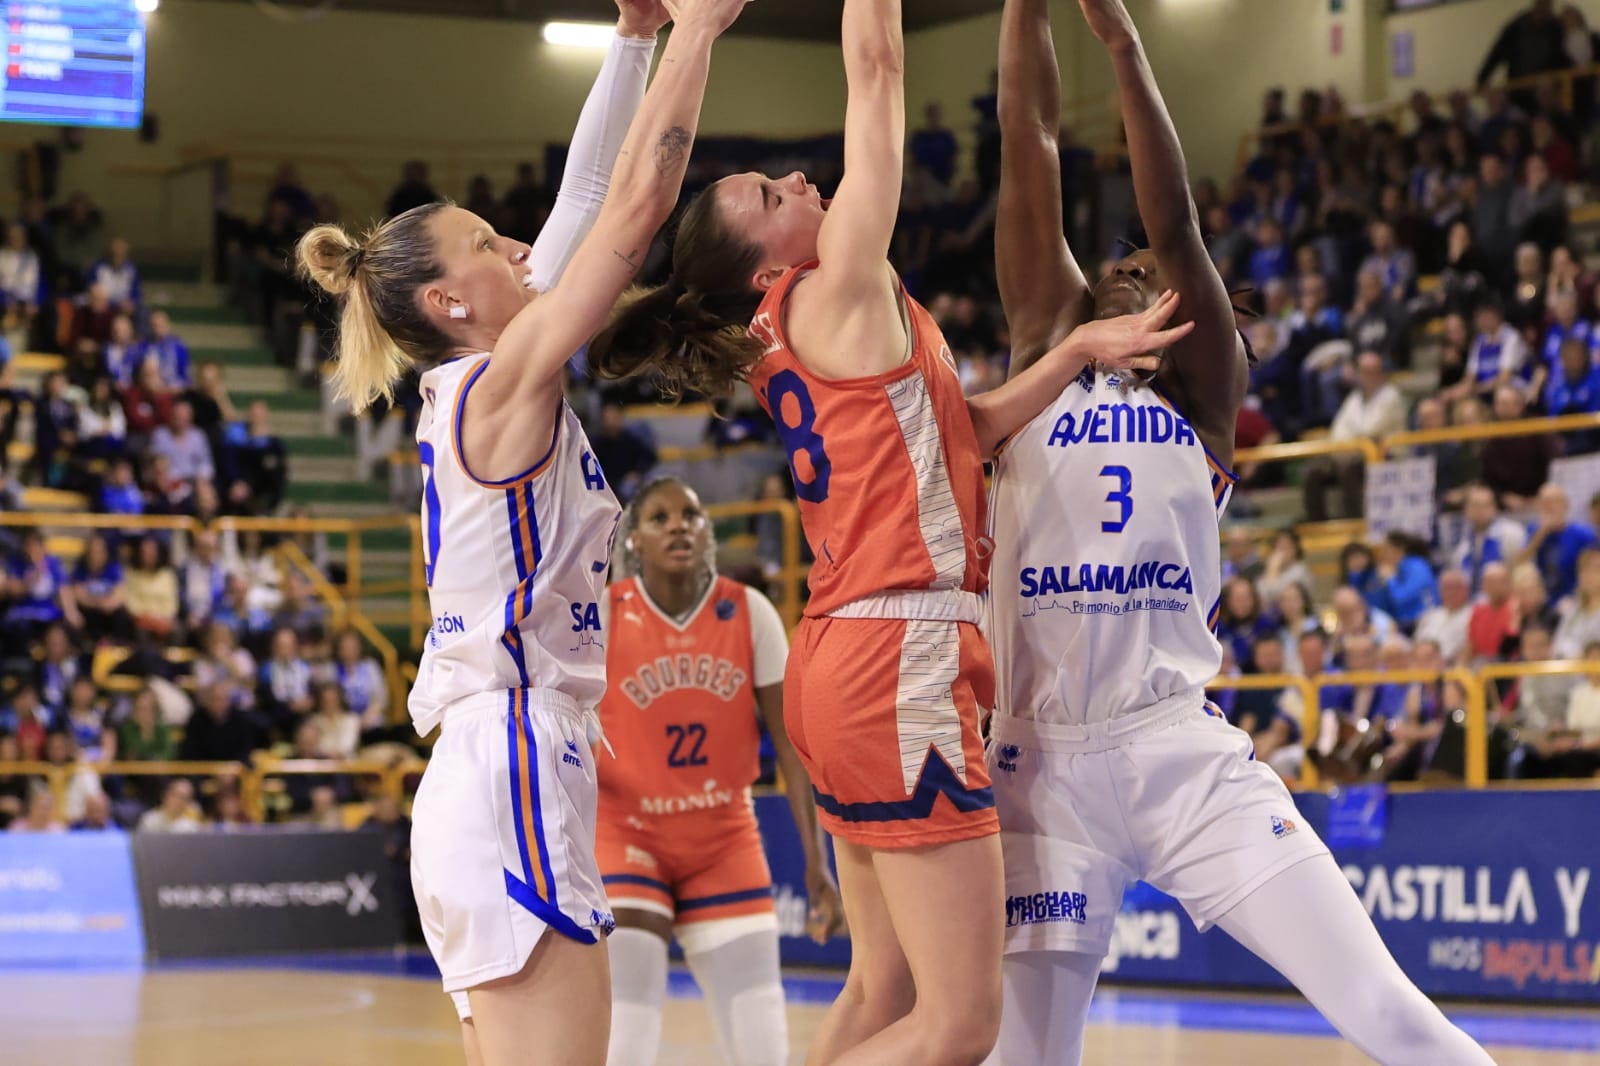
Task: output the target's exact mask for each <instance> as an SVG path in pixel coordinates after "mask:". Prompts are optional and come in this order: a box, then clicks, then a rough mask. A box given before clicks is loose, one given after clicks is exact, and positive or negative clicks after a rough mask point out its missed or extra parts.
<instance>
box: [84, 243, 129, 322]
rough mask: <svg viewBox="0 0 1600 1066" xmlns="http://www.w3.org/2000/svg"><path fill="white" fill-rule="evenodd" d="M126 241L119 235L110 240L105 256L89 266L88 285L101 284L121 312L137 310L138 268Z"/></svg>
mask: <svg viewBox="0 0 1600 1066" xmlns="http://www.w3.org/2000/svg"><path fill="white" fill-rule="evenodd" d="M129 252H130V249H129V247H128V242H127V241H125V240H123V239H122V238H121V237H118V238H116V239H115V240H113V241H112V242H111V252H110V254H109V255H108V256H106V258H104V259H102V260H101V261H100V262H98V263H96V264H95V265H94V266H92V267H90V268H89V285H90V287H93V286H95V285H102V286H104V287H105V291H106V296H107V297H109V298H110V300H111V304H112V306H113V307H115V308H116V309H117V310H118V311H120V312H122V313H123V314H128V315H137V314H138V312H139V299H140V289H139V268H138V267H136V266H134V265H133V260H132V259H130V258H129Z"/></svg>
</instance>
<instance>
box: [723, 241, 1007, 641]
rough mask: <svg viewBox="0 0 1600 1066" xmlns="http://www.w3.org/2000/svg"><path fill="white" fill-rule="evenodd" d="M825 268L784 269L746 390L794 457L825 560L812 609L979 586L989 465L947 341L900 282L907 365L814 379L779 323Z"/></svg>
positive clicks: (763, 321) (818, 566) (812, 533)
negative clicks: (894, 593) (804, 284)
mask: <svg viewBox="0 0 1600 1066" xmlns="http://www.w3.org/2000/svg"><path fill="white" fill-rule="evenodd" d="M816 265H817V264H816V263H808V264H806V265H804V266H801V267H797V268H795V269H794V270H791V271H790V272H789V273H788V274H786V275H784V277H783V279H782V280H781V281H779V282H778V283H777V284H776V285H774V286H773V287H772V288H771V290H769V291H768V293H767V295H766V298H765V299H764V300H762V302H761V308H760V310H758V311H757V312H756V317H755V320H754V321H753V322H751V324H750V333H751V335H752V336H754V337H756V338H757V339H759V340H760V341H761V342H762V343H763V344H765V345H766V348H767V351H766V355H765V357H764V358H763V359H762V360H761V361H760V362H759V363H758V364H757V365H756V366H755V367H754V369H752V371H751V373H750V384H751V386H752V387H753V388H754V389H755V391H756V396H757V397H758V398H759V399H760V401H761V405H762V407H764V408H765V409H766V411H767V413H768V414H769V415H771V416H772V420H773V422H774V423H775V424H776V425H777V428H778V435H779V437H780V438H782V440H783V445H784V448H785V450H786V451H787V452H788V453H789V469H790V472H791V473H792V474H793V475H794V486H795V494H796V496H797V497H798V500H799V506H800V517H801V520H802V524H803V525H804V527H805V532H806V540H807V541H808V542H809V543H810V545H811V552H812V554H813V555H814V556H815V558H816V563H815V565H813V566H812V568H811V579H810V586H811V599H810V602H809V603H807V605H806V614H807V615H808V616H811V617H820V616H822V615H826V614H828V613H829V612H831V611H833V610H835V609H837V608H839V607H841V606H843V605H844V604H846V603H850V602H851V601H853V600H859V599H861V598H862V597H864V596H870V595H873V594H874V593H879V592H886V591H889V590H915V589H961V590H964V591H967V592H976V593H981V592H983V590H984V588H985V586H986V584H987V576H988V575H987V569H986V564H985V562H984V557H985V555H986V554H987V553H986V552H980V550H979V541H980V538H981V537H982V536H983V531H984V528H985V518H984V506H985V503H984V493H983V466H982V460H981V457H980V456H979V454H978V439H977V436H976V434H975V433H974V432H973V429H972V416H971V415H970V414H968V412H967V401H966V397H965V396H963V395H962V392H961V381H960V379H959V378H958V377H957V375H956V367H955V360H954V359H953V358H951V355H950V348H949V345H947V344H946V343H945V340H944V334H942V333H941V332H940V331H939V326H938V324H937V323H935V322H934V320H933V316H932V315H930V314H928V312H927V310H926V309H925V308H923V307H922V305H921V304H918V303H917V302H916V301H915V300H913V299H911V297H910V296H909V295H908V294H906V292H905V289H904V287H902V288H901V290H900V292H901V297H902V299H903V301H904V307H905V311H906V318H907V334H908V336H909V338H910V349H911V350H910V353H909V357H908V358H907V359H906V362H905V363H904V364H903V365H902V366H899V367H896V368H895V369H894V370H891V371H889V372H888V373H886V374H878V375H876V376H873V377H865V378H851V379H848V380H829V379H826V378H822V377H818V376H817V375H816V374H813V373H812V372H811V371H809V370H807V369H806V368H805V367H804V366H803V365H801V362H800V360H799V359H798V358H797V357H796V356H795V354H794V351H793V349H792V348H790V346H789V342H788V339H787V337H786V335H785V332H784V328H783V316H784V305H785V302H786V301H787V299H788V296H789V293H790V291H791V290H792V289H793V288H794V285H795V283H796V282H797V281H798V280H800V279H801V278H802V277H804V276H805V275H806V274H807V273H808V272H810V271H811V270H814V269H815V268H816Z"/></svg>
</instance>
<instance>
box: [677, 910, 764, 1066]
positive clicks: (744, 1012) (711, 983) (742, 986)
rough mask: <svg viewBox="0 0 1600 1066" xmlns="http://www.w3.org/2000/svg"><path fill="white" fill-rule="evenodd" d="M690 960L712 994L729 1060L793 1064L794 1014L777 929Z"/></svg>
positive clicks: (755, 1065) (760, 1065) (759, 1065)
mask: <svg viewBox="0 0 1600 1066" xmlns="http://www.w3.org/2000/svg"><path fill="white" fill-rule="evenodd" d="M684 959H685V960H686V961H687V962H688V963H689V969H690V971H691V972H693V974H694V979H695V980H696V981H697V982H699V984H700V989H701V991H703V992H704V993H705V995H706V1007H707V1008H708V1009H709V1010H710V1011H711V1020H712V1022H713V1023H714V1024H715V1025H716V1028H717V1039H718V1042H719V1043H720V1044H721V1045H722V1054H723V1055H724V1056H725V1057H726V1058H727V1060H728V1061H729V1062H730V1063H732V1064H733V1066H784V1064H785V1063H787V1062H788V1061H789V1016H788V1012H787V1011H786V1010H785V1009H784V1003H783V978H782V976H781V974H780V973H779V970H778V934H777V931H776V930H768V931H764V932H759V933H749V934H746V935H745V936H741V937H739V938H737V939H735V940H731V941H729V942H728V943H726V944H721V945H718V946H717V947H714V948H711V949H709V950H707V951H700V952H696V953H694V954H692V955H691V954H685V956H684Z"/></svg>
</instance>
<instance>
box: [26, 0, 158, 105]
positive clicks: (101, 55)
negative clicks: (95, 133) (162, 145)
mask: <svg viewBox="0 0 1600 1066" xmlns="http://www.w3.org/2000/svg"><path fill="white" fill-rule="evenodd" d="M0 6H3V7H4V9H5V21H4V23H3V24H0V40H3V41H4V43H5V68H4V70H3V71H0V122H40V123H46V124H49V125H53V126H110V127H120V128H131V127H135V126H138V125H139V123H140V120H141V119H142V117H143V115H144V46H145V28H144V17H143V16H142V15H141V14H140V13H139V12H138V11H137V10H136V9H135V8H134V2H133V0H60V2H57V3H16V2H12V0H0Z"/></svg>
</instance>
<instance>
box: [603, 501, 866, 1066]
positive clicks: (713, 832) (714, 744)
mask: <svg viewBox="0 0 1600 1066" xmlns="http://www.w3.org/2000/svg"><path fill="white" fill-rule="evenodd" d="M620 539H621V541H622V545H623V560H624V572H625V573H626V574H627V575H628V576H627V577H625V578H623V580H621V581H619V582H617V583H616V584H614V585H612V586H611V588H610V590H609V592H608V595H607V597H606V604H607V606H608V609H609V610H608V614H609V617H608V618H607V619H606V620H605V632H606V633H607V634H608V641H607V645H606V680H607V684H608V688H607V690H606V696H605V699H604V701H603V702H602V703H601V704H600V717H601V721H602V722H603V724H604V726H605V730H606V736H607V738H608V739H609V741H610V742H611V745H612V747H613V748H614V749H615V751H616V758H615V759H614V760H603V761H602V763H601V766H600V813H599V822H598V830H597V833H596V847H595V850H596V854H597V855H598V856H599V860H600V873H601V879H602V880H603V881H604V883H605V887H606V893H607V895H608V896H609V898H610V900H611V905H612V908H613V910H614V911H615V913H616V920H617V929H616V932H614V933H613V934H612V935H611V938H610V941H609V947H610V950H611V960H612V967H611V988H612V1007H611V1050H610V1057H609V1058H608V1060H607V1061H608V1062H609V1063H610V1064H611V1066H651V1064H652V1063H654V1062H655V1061H656V1053H657V1050H658V1048H659V1046H660V1042H661V1003H662V999H663V998H664V997H665V995H666V991H667V944H668V942H669V941H670V940H671V939H672V937H673V935H674V934H676V935H677V938H678V943H679V945H680V946H682V948H683V954H684V958H685V959H686V960H687V961H688V963H689V969H690V970H691V971H692V972H693V973H694V976H695V980H696V981H698V982H699V983H700V987H701V989H702V990H703V991H704V992H705V996H706V1003H707V1006H708V1007H709V1008H710V1009H711V1016H712V1018H713V1020H714V1021H715V1023H716V1029H717V1037H718V1040H719V1042H720V1043H721V1045H722V1050H723V1054H724V1056H725V1057H726V1058H727V1060H728V1061H729V1062H730V1063H732V1064H733V1066H783V1064H784V1063H786V1062H788V1061H789V1038H788V1024H787V1020H786V1017H785V1013H784V1002H783V984H782V978H781V976H780V974H779V970H778V921H777V916H776V914H775V913H774V911H773V899H772V875H771V873H770V872H769V871H768V869H767V858H766V853H765V852H764V851H763V850H762V846H761V833H760V830H759V829H758V828H757V826H756V818H755V811H754V810H753V809H752V807H751V805H750V787H749V786H750V784H751V783H752V782H753V781H754V780H755V779H756V777H757V775H758V774H759V772H760V762H759V759H760V745H761V728H762V726H763V725H765V727H766V729H767V732H768V733H770V734H771V736H772V743H773V747H774V748H775V749H776V751H777V756H778V766H779V768H780V770H781V772H782V775H783V781H784V786H785V790H786V792H787V794H788V797H789V807H790V809H791V810H792V811H793V813H794V820H795V824H796V826H797V827H798V828H799V830H800V840H801V844H802V847H803V848H804V850H805V858H806V894H807V896H808V897H809V899H810V922H809V924H808V931H809V932H810V933H811V934H812V936H813V937H815V938H816V939H817V940H818V941H819V942H820V941H825V940H826V939H827V938H828V937H829V936H831V935H832V934H833V933H834V932H835V931H836V930H837V929H838V926H839V923H840V919H841V917H842V915H841V912H840V909H839V899H838V895H837V893H836V892H835V890H834V887H833V882H832V879H831V878H830V877H829V875H828V866H827V855H826V852H825V851H824V850H823V845H822V834H821V832H820V830H819V829H818V826H817V812H816V807H815V806H814V805H813V803H812V799H811V779H810V778H809V777H808V776H807V775H806V771H805V767H803V766H802V765H801V764H800V760H799V758H798V757H797V756H796V755H795V753H794V748H793V747H791V746H790V744H789V741H788V738H787V737H786V736H785V735H784V731H783V688H782V681H783V671H784V663H785V660H787V658H788V654H789V642H788V637H787V635H786V634H785V633H784V629H783V622H782V620H781V619H779V617H778V612H777V610H776V609H774V608H773V606H772V604H771V602H769V601H768V600H767V598H766V597H765V596H763V595H762V594H761V593H759V592H757V591H756V590H755V589H753V588H750V587H748V586H746V585H741V584H740V583H738V582H737V581H732V580H730V579H728V578H726V577H722V576H720V575H718V573H717V564H716V541H715V540H714V539H713V537H712V533H711V523H710V521H709V520H708V519H707V517H706V513H705V511H704V510H703V509H702V508H701V506H700V499H699V497H698V496H696V495H695V492H694V490H693V489H691V488H690V487H689V486H688V485H685V484H684V483H683V482H681V481H679V480H678V479H676V478H662V479H660V480H658V481H654V482H652V483H650V484H649V485H647V486H645V488H644V489H643V490H642V491H641V492H640V493H639V494H638V495H637V496H635V497H634V498H633V502H632V503H631V504H630V505H629V507H628V510H627V513H626V514H625V515H624V517H623V524H622V529H621V537H620ZM758 715H759V716H758Z"/></svg>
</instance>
